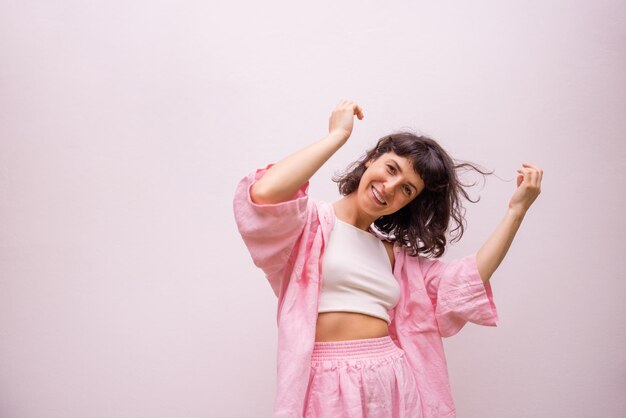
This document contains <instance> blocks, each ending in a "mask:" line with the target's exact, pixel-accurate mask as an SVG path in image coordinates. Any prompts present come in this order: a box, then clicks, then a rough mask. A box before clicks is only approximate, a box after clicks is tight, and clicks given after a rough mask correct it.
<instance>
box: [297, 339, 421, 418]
mask: <svg viewBox="0 0 626 418" xmlns="http://www.w3.org/2000/svg"><path fill="white" fill-rule="evenodd" d="M304 404H305V409H304V416H305V418H329V417H332V418H420V417H421V416H422V404H421V402H420V397H419V392H418V390H417V382H416V381H415V376H413V371H412V370H411V366H410V365H409V363H408V362H407V361H406V355H405V354H404V351H402V349H401V348H398V346H397V345H396V344H395V343H394V342H393V340H392V339H391V338H390V337H389V336H387V337H381V338H367V339H363V340H350V341H333V342H316V343H315V344H314V346H313V354H312V357H311V376H310V377H309V390H308V391H307V395H306V399H305V403H304Z"/></svg>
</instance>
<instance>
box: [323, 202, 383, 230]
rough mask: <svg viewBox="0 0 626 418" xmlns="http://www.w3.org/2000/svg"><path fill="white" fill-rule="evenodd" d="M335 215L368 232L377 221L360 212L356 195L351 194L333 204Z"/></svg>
mask: <svg viewBox="0 0 626 418" xmlns="http://www.w3.org/2000/svg"><path fill="white" fill-rule="evenodd" d="M333 208H334V210H335V215H336V216H337V217H338V218H339V219H340V220H342V221H344V222H347V223H349V224H351V225H354V226H355V227H357V228H359V229H362V230H364V231H367V230H368V229H369V227H370V225H371V224H372V222H374V221H375V220H376V219H375V218H372V217H371V216H368V215H367V214H366V213H363V212H360V211H359V207H358V205H357V204H356V193H352V194H349V195H348V196H344V197H343V198H341V199H339V200H337V201H336V202H335V203H333Z"/></svg>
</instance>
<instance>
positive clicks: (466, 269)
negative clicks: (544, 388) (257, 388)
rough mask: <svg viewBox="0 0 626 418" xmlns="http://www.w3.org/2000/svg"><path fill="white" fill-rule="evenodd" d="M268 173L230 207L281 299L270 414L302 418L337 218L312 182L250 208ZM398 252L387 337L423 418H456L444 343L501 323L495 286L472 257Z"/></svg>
mask: <svg viewBox="0 0 626 418" xmlns="http://www.w3.org/2000/svg"><path fill="white" fill-rule="evenodd" d="M269 167H270V166H268V167H267V168H269ZM267 168H265V169H259V170H257V171H256V172H254V173H251V174H249V175H248V176H247V177H245V178H244V179H243V180H241V182H240V183H239V185H238V186H237V189H236V192H235V197H234V201H233V207H234V212H235V219H236V222H237V226H238V228H239V232H240V233H241V236H242V237H243V240H244V242H245V244H246V246H247V247H248V250H249V251H250V255H251V256H252V259H253V261H254V264H255V265H256V266H257V267H259V268H261V269H262V270H263V272H264V273H265V275H266V277H267V280H268V281H269V283H270V285H271V286H272V290H273V291H274V293H275V294H276V296H277V297H278V310H277V323H278V353H277V364H278V370H277V372H278V374H277V388H276V398H275V405H274V415H273V417H274V418H279V417H280V418H287V417H289V418H301V417H302V414H303V409H304V398H305V394H306V390H307V384H308V378H309V372H310V362H311V353H312V351H313V343H314V342H315V325H316V321H317V307H318V298H319V292H320V289H321V277H322V276H321V259H322V254H323V252H324V243H325V242H327V241H328V237H329V234H330V232H331V230H332V228H333V225H334V216H335V214H334V211H333V208H332V206H331V205H330V204H329V203H325V202H318V201H314V200H313V199H309V197H308V195H307V193H306V190H307V188H308V183H307V184H305V185H304V186H302V188H301V189H300V190H299V191H298V192H297V193H296V195H295V196H294V197H293V198H292V199H291V200H289V201H286V202H281V203H277V204H255V203H253V202H252V199H251V198H250V187H251V186H252V184H253V183H254V182H255V181H256V180H258V179H259V178H260V177H261V176H262V175H263V173H264V172H265V171H266V170H267ZM394 254H395V265H394V269H393V274H394V276H395V277H396V279H397V280H398V283H399V284H400V289H401V294H400V300H399V302H398V304H397V305H396V307H395V308H394V309H391V310H389V316H390V318H391V324H390V325H389V335H390V336H391V338H392V340H393V341H394V342H395V343H396V344H397V345H398V346H399V347H400V348H402V349H403V350H404V352H405V353H406V356H407V360H408V362H409V364H410V365H411V368H412V370H413V373H414V375H415V380H416V382H417V385H418V390H419V395H420V399H421V400H422V412H423V417H424V418H443V417H455V416H456V413H455V407H454V401H453V400H452V394H451V392H450V383H449V380H448V369H447V365H446V358H445V354H444V350H443V342H442V340H441V338H442V337H449V336H452V335H454V334H456V333H457V332H459V331H460V330H461V328H463V326H464V325H465V324H466V323H467V322H468V321H469V322H473V323H475V324H479V325H488V326H496V325H497V324H498V313H497V311H496V306H495V304H494V302H493V294H492V290H491V286H490V284H489V282H487V284H486V285H485V284H483V282H482V280H481V278H480V275H479V273H478V269H477V267H476V256H475V255H471V256H467V257H464V258H461V259H458V260H453V261H450V262H447V263H444V262H442V261H441V260H437V259H429V258H424V257H412V256H409V255H408V254H407V252H406V251H405V249H404V248H402V247H401V246H399V245H396V246H395V247H394Z"/></svg>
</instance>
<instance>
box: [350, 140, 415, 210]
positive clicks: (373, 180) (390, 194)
mask: <svg viewBox="0 0 626 418" xmlns="http://www.w3.org/2000/svg"><path fill="white" fill-rule="evenodd" d="M365 166H366V167H367V169H366V170H365V172H364V173H363V176H362V177H361V181H360V182H359V188H358V189H357V199H358V202H359V207H360V209H361V210H362V211H363V212H364V213H365V214H366V215H368V216H370V217H372V219H377V218H379V217H381V216H383V215H389V214H392V213H394V212H397V211H399V210H400V209H402V208H403V207H404V206H406V205H407V204H408V203H409V202H411V201H412V200H413V199H415V198H416V197H417V196H418V195H419V194H420V193H421V192H422V190H424V187H425V185H424V181H423V180H422V177H421V176H420V175H419V174H417V173H416V172H415V170H414V169H413V165H412V164H411V162H410V160H408V159H407V158H404V157H401V156H399V155H396V154H395V153H394V152H388V153H386V154H383V155H381V156H380V157H378V158H377V159H376V160H370V161H368V162H367V163H366V165H365Z"/></svg>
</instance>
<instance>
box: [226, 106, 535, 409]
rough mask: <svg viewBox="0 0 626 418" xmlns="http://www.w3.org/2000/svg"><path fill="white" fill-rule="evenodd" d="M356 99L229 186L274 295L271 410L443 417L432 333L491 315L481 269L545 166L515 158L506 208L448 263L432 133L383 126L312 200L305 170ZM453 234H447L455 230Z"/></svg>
mask: <svg viewBox="0 0 626 418" xmlns="http://www.w3.org/2000/svg"><path fill="white" fill-rule="evenodd" d="M355 116H356V117H357V118H358V119H363V110H362V109H361V107H360V106H359V105H358V104H356V103H355V102H353V101H349V100H343V101H341V102H340V103H339V104H338V105H337V107H336V108H335V109H334V110H333V112H332V115H331V117H330V122H329V134H328V136H327V137H326V138H324V139H322V140H320V141H318V142H316V143H314V144H312V145H310V146H309V147H307V148H304V149H303V150H301V151H299V152H296V153H295V154H292V155H290V156H288V157H287V158H285V159H283V160H282V161H280V162H278V163H277V164H275V165H270V166H268V167H267V168H265V169H260V170H257V171H256V172H254V173H251V174H250V175H249V176H247V177H246V178H244V179H243V180H242V181H241V182H240V183H239V185H238V187H237V191H236V194H235V199H234V211H235V218H236V221H237V226H238V228H239V231H240V233H241V235H242V237H243V239H244V242H245V243H246V245H247V247H248V249H249V251H250V254H251V255H252V258H253V260H254V263H255V264H256V265H257V266H258V267H259V268H261V269H262V270H263V271H264V273H265V275H266V277H267V279H268V281H269V283H270V285H271V286H272V289H273V291H274V293H275V294H276V296H277V297H278V311H277V322H278V357H277V360H278V379H277V393H276V399H275V407H274V417H275V418H277V417H285V418H286V417H289V418H294V417H306V418H312V417H315V418H341V417H350V418H352V417H359V418H366V417H368V418H387V417H390V418H391V417H393V418H400V417H402V418H409V417H410V418H415V417H425V418H437V417H454V416H455V407H454V402H453V400H452V397H451V393H450V386H449V381H448V372H447V367H446V360H445V356H444V351H443V344H442V340H441V338H442V337H449V336H452V335H454V334H456V333H457V332H458V331H459V330H460V329H461V328H462V327H463V326H464V325H465V324H466V323H467V322H472V323H476V324H480V325H488V326H496V325H497V323H498V314H497V311H496V307H495V304H494V302H493V294H492V291H491V286H490V284H489V279H490V278H491V275H492V274H493V272H494V271H495V270H496V268H497V267H498V265H499V264H500V263H501V261H502V259H503V258H504V256H505V254H506V252H507V250H508V249H509V247H510V245H511V242H512V240H513V237H514V236H515V233H516V232H517V230H518V228H519V226H520V224H521V222H522V219H523V218H524V215H525V214H526V211H527V210H528V208H529V207H530V206H531V205H532V203H533V202H534V201H535V199H536V198H537V196H538V195H539V193H540V186H541V178H542V175H543V172H542V170H541V169H540V168H538V167H535V166H533V165H531V164H523V165H522V167H520V168H519V169H518V170H517V172H518V173H519V175H518V177H517V189H516V190H515V193H514V194H513V197H512V198H511V200H510V201H509V205H508V208H507V210H506V213H505V215H504V218H503V219H502V221H501V222H500V224H499V225H498V226H497V227H496V229H495V231H494V232H493V233H492V235H491V236H490V237H489V239H488V240H487V241H486V242H485V244H484V245H483V246H482V247H481V248H480V250H479V251H478V252H477V253H475V254H472V255H469V256H467V257H464V258H461V259H457V260H453V261H450V262H447V263H444V262H442V261H441V260H438V259H437V258H438V257H440V256H441V255H442V254H443V252H444V249H445V245H446V242H447V239H446V233H447V232H448V230H449V229H451V228H449V226H450V220H451V219H452V220H453V221H454V223H455V224H456V227H455V228H452V229H451V231H450V232H452V234H453V238H457V239H458V238H460V236H461V235H462V233H463V223H464V219H463V215H462V214H463V208H462V205H461V198H468V195H467V194H466V192H465V190H464V189H463V185H462V184H461V183H460V182H459V180H458V176H457V170H458V169H460V168H468V167H469V168H473V169H476V170H478V171H479V172H481V173H482V174H486V173H484V172H482V171H480V169H478V168H477V167H476V166H474V165H472V164H468V163H465V164H456V165H455V163H454V161H453V160H452V158H451V157H450V156H449V155H448V154H447V153H446V152H445V151H444V150H443V149H442V148H441V147H440V146H439V145H438V144H437V143H436V142H435V141H434V140H432V139H429V138H427V137H423V136H416V135H413V134H410V133H403V132H401V133H397V134H392V135H389V136H386V137H383V138H381V139H380V140H379V141H378V144H377V145H376V147H374V148H373V149H372V150H369V151H368V152H367V153H366V155H365V156H364V157H363V158H362V159H361V160H359V161H357V162H355V163H354V164H353V165H352V166H351V167H350V168H349V170H348V172H346V173H345V174H344V175H343V176H341V177H339V178H337V179H335V181H337V182H338V184H339V190H340V192H341V194H342V195H343V198H341V199H340V200H338V201H336V202H334V203H333V204H329V203H325V202H320V201H315V200H313V199H309V198H308V196H307V194H306V190H307V187H308V181H309V179H310V178H311V176H313V174H314V173H315V172H316V171H317V170H318V169H319V168H320V167H321V166H322V164H324V163H325V162H326V161H327V160H328V159H329V158H330V156H332V155H333V154H334V153H335V152H336V151H337V150H338V149H339V148H340V147H341V146H342V145H343V144H345V143H346V141H347V140H348V138H349V137H350V135H351V133H352V129H353V124H354V117H355ZM454 233H456V235H454Z"/></svg>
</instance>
